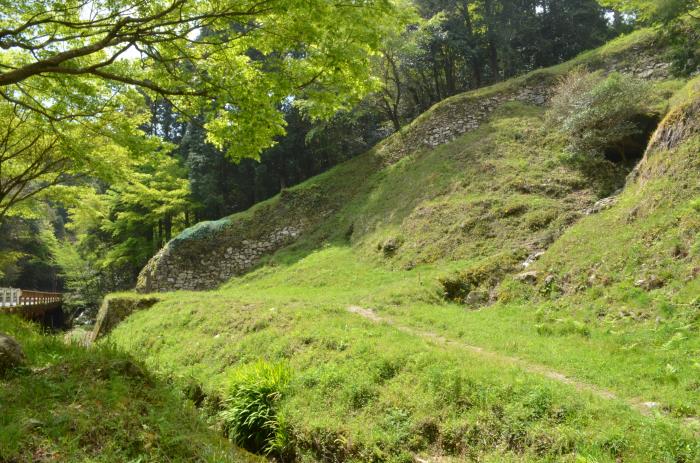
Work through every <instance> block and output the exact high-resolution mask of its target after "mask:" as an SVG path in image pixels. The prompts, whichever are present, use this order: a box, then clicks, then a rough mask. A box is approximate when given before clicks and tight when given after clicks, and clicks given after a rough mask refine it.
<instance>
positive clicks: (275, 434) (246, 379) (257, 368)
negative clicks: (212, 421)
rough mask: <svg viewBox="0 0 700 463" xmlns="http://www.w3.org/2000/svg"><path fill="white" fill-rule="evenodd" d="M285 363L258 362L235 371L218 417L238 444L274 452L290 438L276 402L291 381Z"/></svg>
mask: <svg viewBox="0 0 700 463" xmlns="http://www.w3.org/2000/svg"><path fill="white" fill-rule="evenodd" d="M289 378H290V369H289V367H288V366H287V365H286V364H284V363H274V364H273V363H269V362H265V361H262V360H261V361H258V362H255V363H253V364H250V365H246V366H244V367H242V368H239V369H237V370H235V371H234V373H233V375H232V377H231V379H230V382H229V385H228V388H227V390H226V391H225V394H226V395H225V397H226V398H225V399H224V404H223V407H224V409H223V411H221V412H220V414H219V416H220V418H221V420H222V421H223V426H224V432H225V433H226V435H227V436H228V438H229V439H231V440H232V441H233V442H234V443H236V444H237V445H239V446H241V447H243V448H245V449H246V450H249V451H251V452H255V453H264V454H272V453H279V452H280V451H281V450H283V449H280V448H279V446H280V442H285V441H286V440H287V439H285V438H284V436H280V435H279V434H280V433H282V432H285V431H286V427H285V426H282V425H281V420H280V417H278V416H277V404H278V402H279V400H280V398H281V397H282V394H283V392H284V390H285V388H286V386H287V384H288V382H289Z"/></svg>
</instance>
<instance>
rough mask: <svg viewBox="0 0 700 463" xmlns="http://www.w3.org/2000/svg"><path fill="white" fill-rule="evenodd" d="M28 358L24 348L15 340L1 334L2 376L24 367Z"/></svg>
mask: <svg viewBox="0 0 700 463" xmlns="http://www.w3.org/2000/svg"><path fill="white" fill-rule="evenodd" d="M25 360H26V357H25V355H24V351H23V350H22V346H20V345H19V343H18V342H17V341H15V340H14V338H11V337H10V336H8V335H6V334H4V333H0V375H3V374H5V372H6V371H7V370H9V369H10V368H15V367H18V366H20V365H24V362H25Z"/></svg>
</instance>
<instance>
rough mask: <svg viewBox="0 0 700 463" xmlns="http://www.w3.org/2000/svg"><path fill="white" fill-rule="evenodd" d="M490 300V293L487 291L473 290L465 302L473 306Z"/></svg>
mask: <svg viewBox="0 0 700 463" xmlns="http://www.w3.org/2000/svg"><path fill="white" fill-rule="evenodd" d="M488 301H489V293H488V292H486V291H478V290H477V291H471V292H470V293H469V294H467V298H466V299H465V302H466V303H467V305H469V306H472V307H479V306H482V305H484V304H486V303H487V302H488Z"/></svg>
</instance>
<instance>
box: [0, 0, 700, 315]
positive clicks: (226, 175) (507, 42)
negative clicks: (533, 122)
mask: <svg viewBox="0 0 700 463" xmlns="http://www.w3.org/2000/svg"><path fill="white" fill-rule="evenodd" d="M659 5H662V6H663V8H659ZM693 6H694V4H693V2H692V1H691V2H688V1H684V0H669V1H667V2H644V1H641V2H605V5H604V6H601V5H600V4H599V3H598V2H596V1H594V0H558V1H557V0H462V1H454V0H414V1H413V2H412V3H411V4H400V5H394V7H395V8H397V9H396V10H394V11H391V12H388V13H387V14H386V15H385V16H382V17H380V18H367V20H372V21H373V23H375V26H373V27H375V31H374V32H375V35H376V37H373V38H372V40H374V42H375V43H374V45H373V46H374V50H372V52H371V53H369V54H368V56H369V59H368V61H367V64H368V68H367V70H368V71H370V73H369V75H368V76H367V77H368V79H366V80H361V79H359V76H360V75H361V73H360V71H353V70H350V71H348V72H356V73H357V74H356V75H355V77H357V79H356V81H355V82H354V84H353V85H354V86H355V87H353V88H355V90H356V91H349V90H348V88H347V87H343V86H342V85H340V84H339V85H338V86H337V87H336V88H333V87H332V86H331V87H330V88H331V89H333V90H336V91H338V92H340V91H341V90H346V93H347V94H348V95H349V96H351V97H352V98H349V99H348V101H343V102H342V104H337V105H328V106H329V107H328V108H324V111H323V114H322V115H320V116H322V117H315V116H319V115H316V114H314V110H313V108H311V110H309V108H306V107H305V105H304V104H303V103H304V100H303V99H301V98H300V99H296V98H294V97H291V96H288V95H291V94H292V91H291V90H288V89H286V88H281V89H280V93H284V92H286V94H285V96H284V97H282V98H277V100H276V101H275V102H273V103H270V104H274V108H273V109H274V110H276V111H277V112H279V114H280V119H279V120H278V121H277V122H276V123H275V124H276V125H275V124H273V125H274V127H271V128H269V129H267V130H266V129H265V128H262V129H261V128H260V127H261V126H251V128H250V131H249V132H242V133H238V134H237V136H238V137H241V138H246V137H247V139H250V140H252V141H250V144H251V145H254V144H256V143H257V144H256V146H255V147H254V149H250V147H249V146H247V145H245V144H243V145H241V144H240V143H237V142H231V140H233V139H234V138H230V139H227V138H226V136H221V135H220V134H218V132H217V129H216V128H214V129H213V130H212V127H211V122H212V121H211V119H207V116H206V115H205V113H206V112H207V111H208V109H209V108H203V107H198V106H195V105H193V107H187V108H184V107H183V106H182V101H183V100H182V99H187V98H190V99H192V100H194V99H195V96H196V95H188V94H187V92H180V94H179V95H177V96H178V97H180V98H181V99H180V100H178V99H176V98H171V96H172V95H169V94H168V92H165V91H157V90H158V89H156V91H151V90H153V89H149V88H148V86H145V87H144V86H138V85H137V86H136V88H137V90H136V92H137V93H138V94H139V95H137V96H138V97H139V98H141V99H142V101H145V102H146V103H147V107H148V111H147V112H145V113H142V114H138V115H132V112H134V111H133V110H132V109H131V108H130V107H129V105H130V104H131V103H129V102H127V101H121V102H117V103H115V104H116V105H117V106H118V108H119V111H120V113H121V114H123V115H125V117H124V118H123V119H120V120H116V119H115V120H114V121H110V123H111V124H113V125H115V126H116V125H120V126H121V125H123V126H124V127H125V129H124V130H123V132H119V136H118V137H117V136H112V137H108V136H103V138H101V137H92V138H86V137H85V136H84V134H80V136H76V135H75V134H69V135H67V136H66V140H69V141H70V143H71V147H72V148H71V149H73V150H74V151H75V152H77V153H85V152H88V151H91V150H94V149H95V147H98V148H99V149H98V150H97V152H96V153H94V159H92V160H91V161H90V162H86V161H85V159H82V158H77V157H70V156H68V157H65V158H64V157H59V158H58V159H56V158H55V157H53V155H50V154H49V153H52V151H51V150H52V149H53V146H52V145H51V142H50V140H43V139H40V138H39V137H37V138H36V140H34V139H33V138H32V137H33V135H31V133H33V132H32V131H40V130H41V125H40V123H38V122H34V121H33V120H32V117H34V116H35V115H36V114H37V112H36V111H35V112H33V113H32V112H30V113H28V114H25V113H24V112H22V111H18V110H17V107H20V108H26V104H25V106H22V105H19V106H17V105H16V104H15V105H14V106H13V101H12V100H13V94H11V93H3V96H4V97H5V100H4V103H5V105H4V106H3V108H2V114H0V117H2V118H3V120H4V122H5V124H4V127H5V133H4V134H2V136H3V137H4V140H5V141H6V147H7V146H8V145H7V141H8V140H12V137H13V136H15V135H16V133H13V131H20V130H23V129H24V128H25V126H26V127H29V129H28V134H29V135H25V137H24V138H23V139H24V140H28V141H29V144H28V145H27V149H29V147H32V150H35V151H37V153H38V154H35V157H36V159H37V160H39V164H38V165H37V166H38V167H37V166H35V167H34V170H31V167H32V164H31V163H30V165H29V167H28V168H26V169H25V171H24V172H26V173H27V174H26V175H24V173H23V172H20V174H15V176H14V177H12V171H11V169H7V168H6V169H4V171H3V172H2V175H3V176H4V177H2V188H0V195H2V196H0V214H1V215H0V278H1V280H0V285H2V286H20V287H23V288H29V289H40V290H61V291H66V292H67V293H68V294H69V295H68V304H69V305H71V306H72V307H73V308H75V309H80V308H85V307H94V306H95V305H96V304H97V303H98V301H99V300H100V298H101V297H102V296H103V295H104V294H105V293H107V292H110V291H115V290H121V289H127V288H130V287H132V286H133V283H134V281H135V278H136V276H137V275H138V272H139V271H140V269H141V268H142V267H143V265H144V264H145V263H146V262H147V261H148V259H149V258H150V257H151V256H153V255H154V254H155V253H156V252H157V251H158V250H159V249H160V248H161V247H162V246H163V245H164V244H165V243H166V242H167V241H169V240H170V239H171V238H172V237H174V236H175V235H176V234H177V233H179V232H180V231H181V230H183V229H184V228H186V227H188V226H191V225H193V224H194V223H196V222H199V221H202V220H216V219H219V218H221V217H224V216H226V215H229V214H232V213H235V212H239V211H243V210H246V209H248V208H249V207H250V206H252V205H253V204H255V203H257V202H259V201H262V200H264V199H267V198H270V197H271V196H274V195H275V194H277V193H279V192H280V191H281V190H282V189H284V188H287V187H290V186H293V185H295V184H297V183H300V182H302V181H303V180H305V179H308V178H310V177H312V176H314V175H317V174H319V173H321V172H323V171H325V170H327V169H329V168H331V167H333V166H335V165H337V164H339V163H341V162H343V161H345V160H347V159H350V158H352V157H353V156H356V155H358V154H360V153H362V152H364V151H366V150H368V149H369V148H371V147H372V146H373V145H374V144H375V143H377V142H378V141H379V140H381V139H383V138H385V137H386V136H388V135H390V134H391V133H393V132H395V131H397V130H400V128H401V127H402V126H403V125H405V124H406V123H408V122H410V121H411V120H412V119H413V118H415V117H416V116H417V115H419V114H421V113H422V112H424V111H425V110H427V109H428V108H430V107H431V106H432V105H433V104H435V103H437V102H439V101H442V100H444V99H445V98H448V97H450V96H452V95H455V94H458V93H461V92H464V91H466V90H470V89H476V88H480V87H483V86H487V85H491V84H493V83H496V82H500V81H503V80H506V79H508V78H510V77H513V76H515V75H520V74H523V73H526V72H528V71H531V70H534V69H537V68H540V67H544V66H549V65H553V64H557V63H560V62H563V61H566V60H568V59H570V58H572V57H574V56H576V55H577V54H579V53H580V52H582V51H584V50H587V49H591V48H594V47H596V46H599V45H601V44H603V43H605V42H606V41H608V40H610V39H611V38H613V37H615V36H617V35H620V34H624V33H626V32H629V31H631V30H632V29H634V28H635V27H637V26H638V25H643V24H649V23H653V22H661V23H664V24H665V26H666V30H667V31H668V32H667V35H668V38H667V40H668V41H670V42H671V43H673V44H674V48H673V50H674V53H675V55H676V56H674V63H675V64H674V72H675V73H677V74H679V75H682V74H684V73H686V74H687V73H688V72H689V70H691V69H696V67H697V62H698V60H699V59H700V57H698V56H696V55H695V54H694V53H695V51H694V50H695V48H694V47H693V46H692V44H693V43H694V42H695V41H696V39H697V38H698V32H697V31H691V32H688V31H687V30H684V31H683V33H682V34H676V33H674V31H675V30H676V29H677V28H687V27H689V26H688V25H687V24H685V23H681V22H677V21H676V20H675V18H676V17H677V16H678V12H679V11H688V10H690V9H692V8H693ZM399 13H400V14H399ZM375 19H376V21H375ZM212 34H213V32H210V31H208V30H207V29H201V30H199V31H198V36H197V38H190V39H189V40H191V41H193V42H197V41H200V43H206V42H207V40H208V37H210V36H211V35H212ZM241 34H242V36H246V33H241ZM0 40H3V39H1V38H0ZM343 51H344V52H347V51H348V50H347V49H344V50H343ZM363 52H366V50H364V51H363ZM358 53H359V52H358ZM245 55H246V56H247V57H248V59H250V60H251V61H252V62H254V63H256V64H258V65H259V67H260V68H263V69H265V68H266V67H269V68H274V67H275V66H276V61H277V60H278V58H279V57H278V56H276V55H275V54H274V53H264V52H262V51H260V50H256V49H254V48H252V47H248V48H247V49H246V50H245ZM131 59H133V60H137V59H138V58H131ZM193 62H194V61H193ZM177 65H178V66H181V67H186V66H184V65H183V64H182V63H178V64H177ZM209 72H211V71H210V70H209ZM271 74H272V73H271ZM258 77H259V76H258ZM278 77H279V76H278ZM283 77H285V76H283ZM303 77H304V78H306V77H308V76H303ZM69 78H70V76H69ZM313 79H314V77H313V76H312V77H311V80H310V82H314V80H313ZM254 81H256V77H252V78H251V79H250V82H254ZM358 82H359V83H358ZM0 83H1V82H0ZM77 83H79V82H77V81H76V84H77ZM336 83H337V82H336ZM262 84H263V85H265V84H269V85H270V86H271V88H274V87H272V86H273V85H277V84H278V82H277V81H275V82H264V81H263V82H262ZM326 84H327V83H326ZM251 85H252V84H251ZM281 86H282V87H284V86H283V85H281ZM76 87H77V90H85V89H84V88H82V89H81V87H80V86H79V85H76ZM339 89H340V90H339ZM161 90H162V89H161ZM333 90H331V91H333ZM222 98H223V97H222ZM319 100H323V98H319ZM87 103H89V102H85V101H83V102H82V104H87ZM267 103H269V102H266V104H267ZM73 104H75V102H73ZM241 104H242V105H243V104H244V103H241ZM248 104H249V105H250V108H249V114H247V115H248V116H249V117H250V116H251V115H252V117H256V116H257V117H259V118H260V119H262V120H265V119H271V117H270V114H269V113H267V112H266V111H268V110H269V108H268V109H266V107H265V106H257V105H256V103H255V102H254V101H253V102H249V103H248ZM52 117H54V116H52ZM50 120H51V119H50V118H49V121H50ZM42 123H44V122H42ZM268 127H269V125H268ZM212 133H214V137H212ZM138 134H140V135H138ZM144 134H145V137H143V138H139V140H138V141H135V140H136V138H137V137H141V136H142V135H144ZM217 136H218V140H217ZM71 137H74V138H71ZM258 137H260V140H258V139H257V138H258ZM222 138H223V141H222ZM263 138H269V139H270V140H274V143H268V142H266V141H264V140H263ZM144 141H145V142H144ZM239 145H240V146H239ZM123 146H130V147H131V148H130V149H133V147H134V146H137V147H138V149H139V150H142V151H143V153H145V154H143V155H140V156H138V159H137V160H134V159H131V158H129V156H128V155H127V154H126V153H125V152H124V151H125V149H124V148H123ZM10 151H11V150H10ZM7 153H8V150H7V149H5V151H4V154H3V156H9V155H7ZM0 162H3V163H5V165H6V166H11V164H10V163H11V159H10V158H9V157H6V158H3V159H2V160H1V161H0ZM115 165H117V166H118V168H114V166H115ZM8 172H9V174H8ZM12 180H18V182H15V183H13V182H12ZM18 192H19V193H18Z"/></svg>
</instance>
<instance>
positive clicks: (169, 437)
mask: <svg viewBox="0 0 700 463" xmlns="http://www.w3.org/2000/svg"><path fill="white" fill-rule="evenodd" d="M0 332H3V333H6V334H9V335H11V336H13V337H15V338H16V339H17V340H18V342H19V343H20V344H21V345H22V347H23V349H24V351H25V354H26V356H27V364H26V365H25V366H24V367H22V368H19V369H16V370H14V371H11V372H9V373H8V374H7V375H6V376H4V377H0V461H2V462H8V463H9V462H12V463H15V462H16V463H20V462H21V463H24V462H27V463H29V462H49V461H62V462H109V463H112V462H136V461H139V462H166V461H167V462H195V461H196V462H212V463H214V462H216V463H218V462H239V463H244V462H251V463H252V462H253V461H258V460H257V459H254V458H253V457H252V456H248V455H247V454H246V453H245V452H242V451H237V450H235V449H233V448H232V446H231V445H230V444H229V443H227V442H225V441H224V440H223V439H221V437H220V435H219V434H218V433H217V432H215V431H213V430H211V429H209V428H208V427H207V425H206V424H205V423H204V422H203V421H201V419H200V418H199V416H198V413H197V412H196V410H195V409H194V407H192V406H191V405H189V406H185V405H184V401H183V399H182V397H179V395H177V394H176V393H174V392H173V390H172V389H171V388H170V387H169V386H167V385H166V384H164V383H163V382H162V380H160V379H158V378H156V377H154V376H153V375H152V374H150V373H148V371H147V370H146V369H145V367H144V366H143V365H142V364H141V363H140V362H136V361H134V360H133V359H132V358H131V357H129V356H127V355H126V354H123V353H120V352H117V351H115V350H114V349H113V348H111V347H109V346H98V347H96V348H94V349H85V348H82V347H78V346H72V345H68V344H65V343H64V342H63V340H62V339H60V338H59V337H56V336H48V335H42V334H41V333H40V332H39V330H38V329H37V327H36V326H33V325H31V324H30V323H28V322H24V321H21V320H20V319H18V318H16V317H14V316H8V315H3V316H0Z"/></svg>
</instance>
